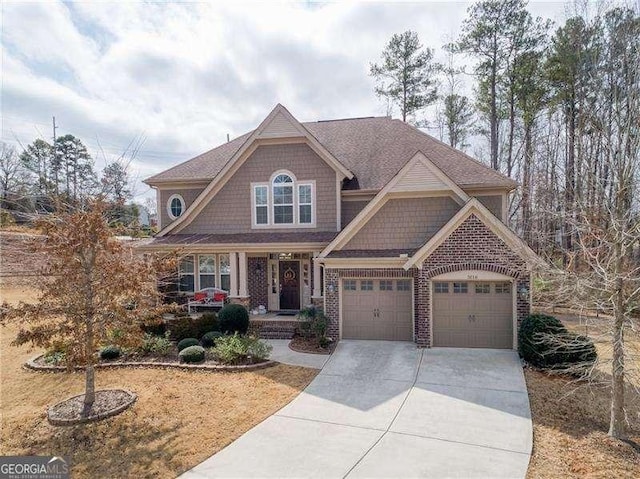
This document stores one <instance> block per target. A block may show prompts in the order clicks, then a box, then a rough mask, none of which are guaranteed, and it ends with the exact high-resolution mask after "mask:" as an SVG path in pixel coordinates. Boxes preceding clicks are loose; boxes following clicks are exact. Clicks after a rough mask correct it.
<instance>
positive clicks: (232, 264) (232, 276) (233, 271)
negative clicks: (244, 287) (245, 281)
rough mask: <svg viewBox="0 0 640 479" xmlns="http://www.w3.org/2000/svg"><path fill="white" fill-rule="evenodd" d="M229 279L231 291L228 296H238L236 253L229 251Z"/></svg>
mask: <svg viewBox="0 0 640 479" xmlns="http://www.w3.org/2000/svg"><path fill="white" fill-rule="evenodd" d="M229 269H230V271H229V280H230V282H231V291H229V296H231V297H232V298H237V297H238V253H229Z"/></svg>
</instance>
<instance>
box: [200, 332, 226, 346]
mask: <svg viewBox="0 0 640 479" xmlns="http://www.w3.org/2000/svg"><path fill="white" fill-rule="evenodd" d="M220 337H222V333H221V332H220V331H209V332H208V333H206V334H205V335H204V336H202V337H201V338H200V343H201V344H202V347H203V348H212V347H214V346H215V345H216V341H217V340H218V338H220Z"/></svg>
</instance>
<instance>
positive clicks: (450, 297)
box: [432, 281, 513, 349]
mask: <svg viewBox="0 0 640 479" xmlns="http://www.w3.org/2000/svg"><path fill="white" fill-rule="evenodd" d="M432 312H433V322H432V325H433V345H434V346H444V347H454V348H508V349H511V348H512V347H513V302H512V291H511V283H504V282H482V281H477V282H474V281H467V282H454V281H449V282H447V281H434V282H433V310H432Z"/></svg>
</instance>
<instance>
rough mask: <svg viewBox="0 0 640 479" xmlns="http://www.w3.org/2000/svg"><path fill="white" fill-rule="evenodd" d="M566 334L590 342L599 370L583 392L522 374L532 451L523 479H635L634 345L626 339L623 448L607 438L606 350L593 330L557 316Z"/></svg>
mask: <svg viewBox="0 0 640 479" xmlns="http://www.w3.org/2000/svg"><path fill="white" fill-rule="evenodd" d="M557 317H558V319H560V320H562V322H563V323H564V324H565V325H566V326H567V327H568V328H569V329H570V330H572V331H575V332H577V333H580V334H589V336H591V337H592V338H593V339H594V342H595V345H596V348H597V350H598V356H599V358H600V361H601V363H600V366H599V369H598V371H597V381H598V383H599V384H600V385H599V386H598V385H596V384H594V385H591V386H588V385H586V384H579V383H577V382H574V381H571V380H569V379H567V378H565V377H555V376H549V375H547V374H545V373H542V372H539V371H534V370H531V369H527V370H525V377H526V380H527V387H528V389H529V400H530V402H531V412H532V416H533V431H534V432H533V435H534V447H533V455H532V457H531V463H530V465H529V471H528V474H527V477H528V478H531V479H533V478H549V477H564V478H574V477H575V478H584V477H589V478H609V477H628V478H632V477H633V478H637V477H640V397H639V396H638V394H637V393H636V390H635V387H637V385H638V380H637V378H638V376H637V372H638V370H640V355H639V354H638V351H640V340H639V338H637V337H634V336H631V335H629V336H628V337H627V347H628V350H629V352H630V358H629V363H628V364H627V366H628V368H629V370H630V375H629V378H628V379H629V381H630V383H629V385H628V387H627V399H626V401H627V406H628V411H627V412H628V420H629V431H628V432H629V438H630V440H631V441H630V442H629V443H623V442H619V441H616V440H613V439H611V438H609V436H607V431H608V429H609V401H610V396H609V388H608V381H609V379H610V368H611V363H610V359H611V348H610V346H609V344H608V343H607V339H606V337H605V336H604V335H601V334H599V333H600V331H598V329H597V328H595V327H594V326H593V325H589V326H585V325H584V324H580V321H578V320H577V319H576V318H574V317H569V316H562V315H557Z"/></svg>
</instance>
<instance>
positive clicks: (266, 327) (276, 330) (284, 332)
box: [249, 318, 300, 339]
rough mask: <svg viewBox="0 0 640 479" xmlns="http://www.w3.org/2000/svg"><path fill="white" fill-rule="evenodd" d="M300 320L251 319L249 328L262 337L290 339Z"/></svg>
mask: <svg viewBox="0 0 640 479" xmlns="http://www.w3.org/2000/svg"><path fill="white" fill-rule="evenodd" d="M299 324H300V322H299V321H298V320H297V319H291V320H283V319H280V318H278V319H253V318H251V320H250V326H249V329H250V330H252V331H255V332H257V333H258V335H259V336H260V337H261V338H263V339H291V338H293V336H294V335H295V333H296V329H297V328H298V325H299Z"/></svg>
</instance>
